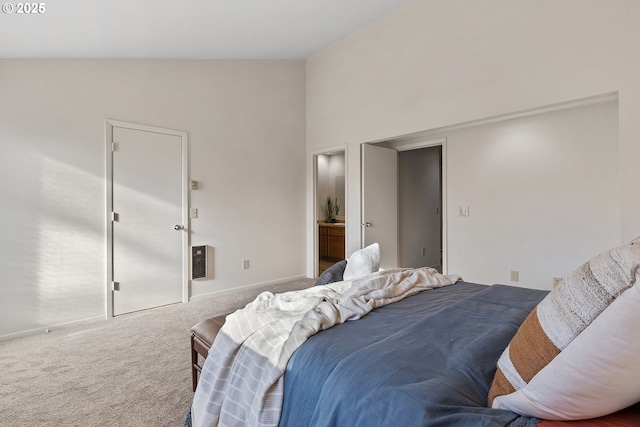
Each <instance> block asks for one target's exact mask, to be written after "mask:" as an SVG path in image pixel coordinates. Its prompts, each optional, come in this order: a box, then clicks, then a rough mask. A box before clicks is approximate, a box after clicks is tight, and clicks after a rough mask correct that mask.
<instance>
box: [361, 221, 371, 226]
mask: <svg viewBox="0 0 640 427" xmlns="http://www.w3.org/2000/svg"><path fill="white" fill-rule="evenodd" d="M362 225H363V226H364V227H371V223H370V222H365V223H364V224H362Z"/></svg>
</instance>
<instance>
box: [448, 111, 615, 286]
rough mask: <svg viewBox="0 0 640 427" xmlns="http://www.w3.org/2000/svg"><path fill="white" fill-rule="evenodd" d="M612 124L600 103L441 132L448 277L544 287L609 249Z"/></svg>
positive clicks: (612, 188)
mask: <svg viewBox="0 0 640 427" xmlns="http://www.w3.org/2000/svg"><path fill="white" fill-rule="evenodd" d="M617 124H618V105H617V102H607V103H603V104H597V105H590V106H585V107H580V108H572V109H568V110H563V111H556V112H552V113H546V114H539V115H533V116H528V117H523V118H517V119H512V120H508V121H505V122H500V123H494V124H488V125H484V126H478V127H474V128H467V129H463V130H458V131H453V132H448V133H447V134H446V138H447V154H448V158H449V159H450V161H449V163H448V168H447V191H448V194H449V197H448V199H447V212H448V213H449V215H448V219H449V221H448V236H447V242H448V248H449V254H450V256H449V263H448V268H449V271H452V272H456V273H457V274H460V275H462V277H464V278H469V279H472V280H473V281H478V282H481V283H511V284H517V285H522V286H527V287H534V288H540V289H549V288H551V286H552V283H553V277H554V276H560V277H562V276H566V275H567V274H569V273H570V272H571V271H572V270H574V269H575V268H576V267H577V266H578V265H580V264H582V263H583V262H585V261H586V260H588V259H590V258H591V257H593V256H594V255H597V254H598V253H600V252H602V251H604V250H606V249H608V248H609V247H613V246H616V245H617V244H618V233H619V230H620V203H619V201H620V188H619V185H618V180H619V176H618V156H619V154H618V129H617ZM451 159H453V160H451ZM460 206H469V212H470V215H469V216H468V217H462V216H459V215H458V210H459V207H460ZM511 270H516V271H519V276H520V277H519V282H518V283H512V282H510V271H511Z"/></svg>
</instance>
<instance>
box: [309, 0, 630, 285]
mask: <svg viewBox="0 0 640 427" xmlns="http://www.w3.org/2000/svg"><path fill="white" fill-rule="evenodd" d="M639 19H640V2H636V1H625V0H613V1H611V0H594V1H590V2H582V1H577V0H567V1H555V2H539V1H530V0H519V1H513V0H483V1H476V0H459V1H455V2H452V1H449V0H429V1H414V2H413V3H411V4H409V5H408V6H406V7H405V8H403V9H401V10H399V11H398V12H396V13H394V14H392V15H390V16H388V17H387V18H384V19H382V20H380V21H379V22H377V23H375V24H373V25H371V26H369V27H367V28H365V29H364V30H362V31H360V32H359V33H357V34H355V35H353V36H351V37H349V38H347V39H345V40H344V41H342V42H340V43H337V44H336V45H334V46H332V47H330V48H328V49H326V50H325V51H323V52H320V53H319V54H317V55H315V56H314V57H312V58H310V59H309V60H308V61H307V106H308V107H307V149H308V151H313V150H319V149H321V148H322V147H325V146H331V145H337V144H348V147H349V156H348V159H349V163H348V165H347V167H348V169H349V178H348V180H349V181H348V194H349V201H348V204H349V207H350V209H349V210H348V212H347V215H348V218H347V221H348V222H349V221H352V222H355V221H358V220H359V214H360V185H359V175H360V164H359V158H360V157H359V147H360V144H361V143H363V142H369V141H378V140H384V139H393V138H395V137H397V136H400V135H406V134H412V133H416V132H421V131H425V130H430V129H436V128H440V127H445V126H450V125H455V124H458V123H465V122H470V121H475V120H480V119H484V118H488V117H494V116H500V115H505V114H510V113H513V112H518V111H523V110H529V109H536V108H541V107H544V106H548V105H554V104H558V103H564V102H568V101H573V100H577V99H581V98H587V97H592V96H596V95H601V94H606V93H615V92H617V93H618V94H619V119H618V141H617V156H618V170H617V182H616V191H617V192H618V196H617V198H616V200H615V201H614V205H615V206H614V207H613V209H614V210H616V209H618V207H619V209H620V210H619V225H618V226H617V227H616V229H615V230H611V229H610V228H609V226H608V225H607V226H606V227H605V228H606V229H607V230H609V231H608V232H607V233H608V235H607V237H606V241H611V242H616V243H619V242H623V241H626V240H630V239H632V238H633V237H635V236H637V235H640V180H639V179H638V178H637V172H636V169H637V167H636V163H637V159H638V158H640V144H638V141H639V140H640V121H638V120H637V112H638V111H640V79H639V78H638V76H639V75H640V55H638V54H637V52H638V50H637V46H636V44H637V43H636V42H637V40H639V39H640V27H639V26H638V25H637V22H638V21H639ZM308 155H309V154H308ZM461 156H462V157H461ZM465 156H466V154H465V153H460V152H458V153H456V152H455V150H454V153H453V154H451V153H447V163H448V166H449V165H455V164H458V163H459V162H461V161H463V160H464V158H465ZM308 191H309V190H308ZM481 194H484V193H481ZM461 196H462V194H459V193H456V190H455V188H449V189H447V197H448V198H449V200H451V203H453V204H455V203H457V202H455V201H456V200H461V199H462V197H461ZM307 203H308V205H309V204H310V203H311V199H310V198H309V197H308V199H307ZM563 214H570V212H563ZM451 215H454V213H453V212H448V218H447V220H448V221H449V222H451V221H452V220H453V218H452V217H451ZM523 215H524V216H523V217H522V218H521V219H522V220H529V222H536V221H540V217H539V215H538V213H537V212H525V213H524V214H523ZM543 221H545V222H546V223H548V224H550V225H551V224H552V223H553V221H552V220H551V219H549V218H544V219H543ZM453 225H454V224H452V225H451V227H453ZM485 225H486V224H482V223H480V224H477V225H476V226H475V227H473V229H472V230H470V232H471V235H472V236H475V237H476V238H477V237H479V236H482V233H483V232H482V229H483V228H484V226H485ZM451 227H450V228H451ZM450 231H451V229H450ZM347 232H348V233H349V236H348V238H347V242H348V244H349V248H348V249H347V252H352V251H353V250H355V249H356V248H357V244H358V242H360V230H359V229H358V228H350V229H349V230H347ZM307 235H309V233H308V234H307ZM566 237H567V236H566V235H563V236H562V237H560V236H558V237H555V238H552V239H551V240H549V241H548V242H546V243H545V245H544V246H543V245H542V244H537V245H535V246H532V247H531V248H530V251H529V252H530V256H532V257H533V258H532V259H536V258H537V257H542V256H544V251H545V249H546V245H549V246H554V245H556V244H559V243H561V242H562V241H563V239H566ZM571 237H575V236H571ZM502 243H503V242H500V241H494V242H493V243H488V244H490V245H493V246H494V247H495V248H498V247H500V246H501V245H502ZM591 244H592V245H593V247H590V248H589V251H590V252H593V251H594V250H596V248H595V246H596V244H594V243H591ZM598 245H599V244H598ZM511 249H512V248H511V247H510V246H503V251H504V253H507V252H508V251H509V250H511ZM597 249H598V250H605V249H607V248H606V247H598V248H597ZM461 250H462V249H461V247H460V246H457V247H456V246H454V247H451V248H448V256H449V260H450V262H451V263H452V264H451V268H450V271H452V272H453V270H454V267H456V266H457V265H460V263H458V261H457V260H459V259H462V252H460V251H461ZM528 256H529V255H528ZM558 262H560V263H562V265H563V268H573V267H575V265H573V264H574V262H573V259H572V258H571V257H564V256H563V257H562V258H561V259H560V260H559V261H558ZM512 264H513V262H511V263H509V265H512ZM565 265H566V266H570V267H564V266H565ZM503 269H504V266H496V269H495V270H496V271H498V270H500V271H502V270H503ZM468 279H469V280H473V279H475V278H474V277H468Z"/></svg>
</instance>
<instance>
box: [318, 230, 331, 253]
mask: <svg viewBox="0 0 640 427" xmlns="http://www.w3.org/2000/svg"><path fill="white" fill-rule="evenodd" d="M328 229H329V227H323V226H320V227H319V231H318V241H319V244H320V248H319V249H320V257H321V258H326V257H327V256H328V254H329V252H328V248H329V246H328V244H329V241H328V239H327V237H328Z"/></svg>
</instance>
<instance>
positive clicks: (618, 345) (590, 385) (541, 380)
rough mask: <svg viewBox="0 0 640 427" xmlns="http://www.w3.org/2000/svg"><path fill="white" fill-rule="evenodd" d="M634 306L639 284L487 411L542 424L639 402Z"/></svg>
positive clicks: (638, 302) (638, 330) (638, 331)
mask: <svg viewBox="0 0 640 427" xmlns="http://www.w3.org/2000/svg"><path fill="white" fill-rule="evenodd" d="M638 280H640V274H638V273H637V274H636V283H637V282H638ZM639 308H640V286H632V287H631V288H629V289H627V290H626V291H624V292H623V293H622V294H621V295H620V296H618V298H616V299H615V301H613V302H612V303H611V305H610V306H609V307H607V308H606V309H605V310H604V311H603V312H602V313H601V314H600V315H599V316H598V317H597V318H596V319H595V320H594V321H593V322H592V323H591V324H590V325H589V326H587V328H586V329H585V330H584V331H582V333H581V334H580V335H578V336H577V337H576V338H575V339H574V340H573V341H572V342H571V344H569V345H568V346H567V348H565V349H564V350H563V351H562V352H560V354H558V356H556V358H555V359H553V362H551V363H549V364H548V365H547V366H545V367H544V368H543V369H542V370H540V372H538V373H537V374H536V375H535V376H534V377H533V378H532V379H531V381H529V384H527V385H526V386H525V387H524V388H522V389H520V390H518V391H516V392H514V393H512V394H510V395H506V396H498V397H496V398H495V400H494V403H493V407H494V408H499V409H508V410H511V411H513V412H516V413H518V414H528V415H533V416H536V417H539V418H542V419H547V420H579V419H586V418H595V417H599V416H602V415H606V414H610V413H612V412H615V411H618V410H620V409H622V408H626V407H627V406H630V405H632V404H634V403H636V402H638V401H640V381H639V380H638V375H639V374H638V373H639V372H640V357H638V354H640V309H639Z"/></svg>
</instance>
